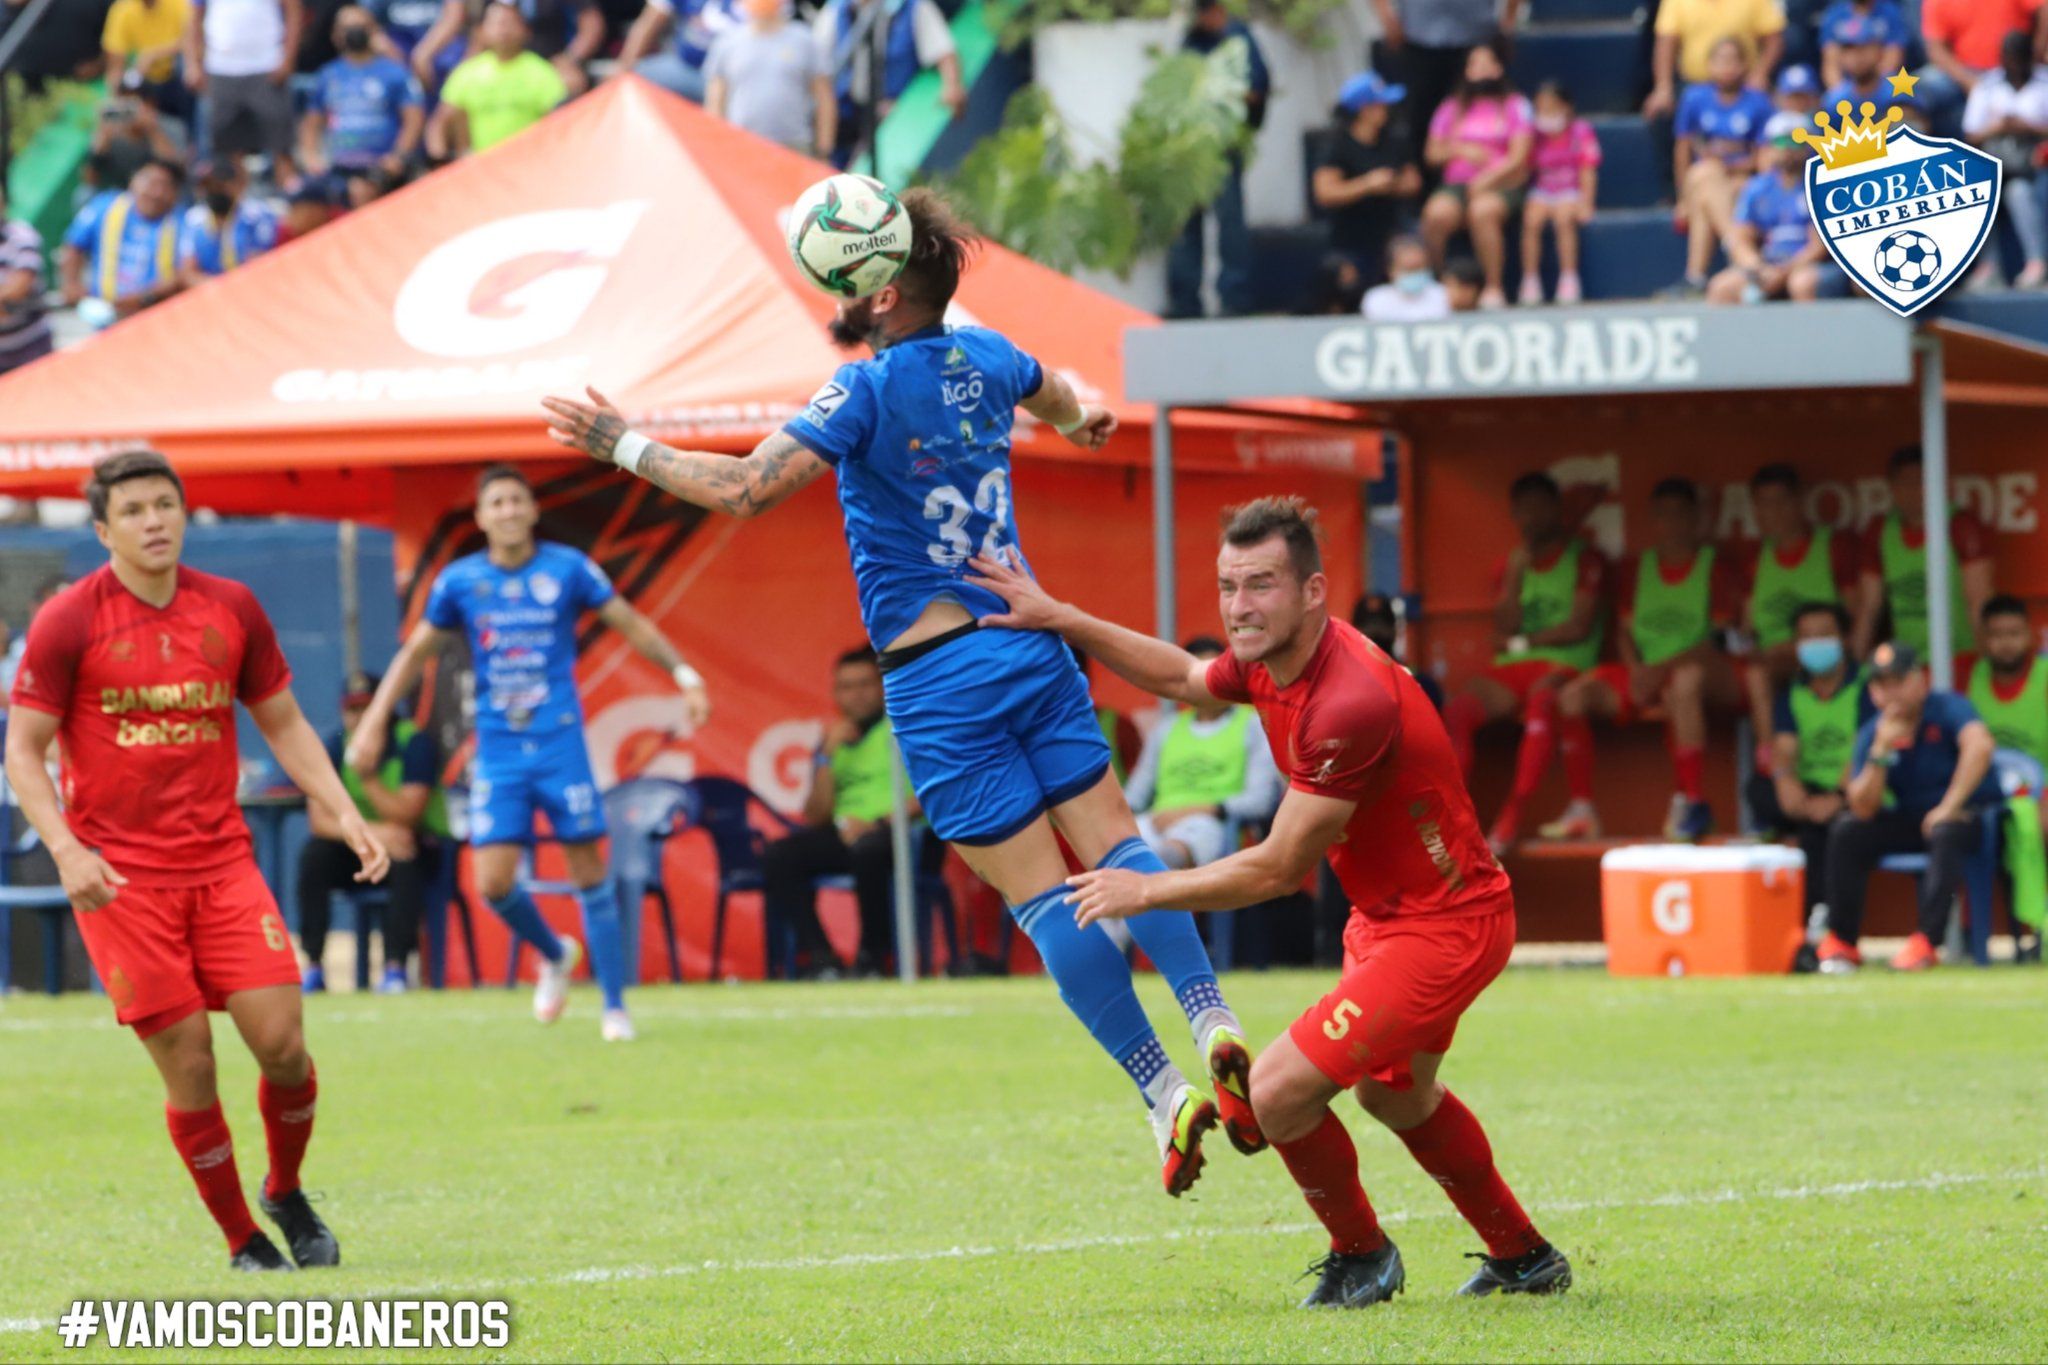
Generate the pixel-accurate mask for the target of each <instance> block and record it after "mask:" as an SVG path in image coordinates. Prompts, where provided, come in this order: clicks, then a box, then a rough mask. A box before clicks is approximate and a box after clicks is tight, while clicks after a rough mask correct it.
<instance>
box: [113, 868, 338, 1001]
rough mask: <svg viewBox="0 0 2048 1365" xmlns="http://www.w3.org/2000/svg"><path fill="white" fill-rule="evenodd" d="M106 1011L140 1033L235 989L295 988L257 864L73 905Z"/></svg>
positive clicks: (287, 938)
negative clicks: (84, 907)
mask: <svg viewBox="0 0 2048 1365" xmlns="http://www.w3.org/2000/svg"><path fill="white" fill-rule="evenodd" d="M73 914H74V916H75V917H76V918H77V920H78V932H79V936H80V937H82V938H83V939H84V940H85V951H86V952H87V953H88V954H89V955H90V956H91V958H92V965H93V968H94V969H95V970H96V971H98V972H99V974H100V981H101V983H102V984H104V985H105V986H106V988H107V998H108V999H110V1000H112V1001H113V1002H114V1017H115V1018H116V1019H118V1020H120V1021H121V1022H122V1023H124V1024H127V1025H130V1026H132V1027H133V1028H134V1029H135V1031H136V1033H137V1034H139V1035H140V1036H142V1037H144V1038H147V1037H149V1036H150V1035H151V1034H153V1033H161V1032H162V1031H163V1030H165V1029H167V1028H169V1027H170V1026H171V1025H172V1024H175V1023H177V1022H178V1021H179V1020H180V1019H183V1018H185V1017H186V1016H187V1015H190V1014H196V1013H198V1012H199V1011H200V1010H217V1009H221V1008H224V1007H225V1005H226V1003H227V998H228V997H229V996H230V995H233V994H234V993H235V992H236V991H247V990H255V989H257V988H258V987H261V986H295V985H297V984H298V980H299V959H298V957H297V955H296V954H294V953H293V952H292V940H291V935H290V934H288V933H286V932H285V927H284V916H283V915H280V914H279V913H278V912H277V902H276V901H275V900H274V899H272V898H271V895H270V888H269V887H268V886H267V885H265V884H264V881H263V874H262V872H261V871H259V870H258V869H257V866H256V863H255V861H254V860H253V859H252V860H251V861H248V862H245V863H242V864H240V865H239V866H235V867H230V868H228V869H226V870H225V871H223V872H222V873H221V874H220V876H219V877H218V878H216V879H215V880H213V881H210V882H205V883H203V884H201V885H198V886H123V887H120V888H117V890H116V892H115V895H114V899H113V902H112V903H111V904H109V905H108V906H106V907H105V908H104V909H100V910H93V911H90V912H84V913H81V912H77V911H74V912H73Z"/></svg>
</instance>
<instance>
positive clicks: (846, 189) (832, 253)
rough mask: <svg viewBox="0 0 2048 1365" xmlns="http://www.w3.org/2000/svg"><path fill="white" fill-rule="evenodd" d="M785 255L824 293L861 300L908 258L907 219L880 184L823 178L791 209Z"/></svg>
mask: <svg viewBox="0 0 2048 1365" xmlns="http://www.w3.org/2000/svg"><path fill="white" fill-rule="evenodd" d="M789 255H790V259H791V260H793V261H795V262H796V268H797V269H798V270H800V271H802V272H803V276H804V278H805V279H807V280H809V281H810V282H811V283H812V284H814V285H816V286H817V287H818V288H820V289H822V290H824V291H825V292H826V293H828V294H837V295H839V296H840V297H841V298H847V299H859V298H865V297H867V296H868V295H869V294H872V293H874V292H875V291H876V290H877V289H880V288H881V287H882V286H883V285H885V284H888V283H889V282H890V281H891V280H893V279H895V278H896V276H897V274H898V273H899V272H901V271H902V269H903V263H904V262H905V261H907V260H909V259H910V215H909V214H908V213H905V212H904V211H903V205H902V204H901V203H899V202H898V201H897V198H896V196H895V195H894V194H893V193H891V192H890V190H889V187H888V186H887V185H884V184H883V183H882V182H881V181H879V180H871V179H869V178H868V177H867V176H864V175H833V176H827V177H826V178H825V179H823V180H820V181H819V182H818V183H817V184H815V185H813V186H811V187H810V188H809V189H807V190H805V191H804V192H803V193H802V194H801V195H799V196H797V201H796V206H795V207H794V208H792V209H791V210H790V211H789Z"/></svg>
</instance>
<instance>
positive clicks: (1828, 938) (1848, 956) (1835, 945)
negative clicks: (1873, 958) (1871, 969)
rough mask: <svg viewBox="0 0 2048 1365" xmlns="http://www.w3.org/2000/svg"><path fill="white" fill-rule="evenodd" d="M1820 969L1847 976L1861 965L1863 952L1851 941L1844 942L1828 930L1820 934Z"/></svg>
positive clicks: (1830, 974)
mask: <svg viewBox="0 0 2048 1365" xmlns="http://www.w3.org/2000/svg"><path fill="white" fill-rule="evenodd" d="M1817 956H1818V957H1819V958H1820V969H1821V971H1823V972H1825V973H1827V974H1828V975H1829V976H1847V975H1848V974H1849V973H1850V972H1853V971H1855V970H1856V969H1857V968H1858V967H1861V966H1862V965H1863V954H1862V953H1861V952H1860V951H1858V949H1857V947H1856V945H1855V944H1853V943H1844V942H1843V941H1842V940H1841V939H1839V938H1836V937H1835V935H1834V932H1833V931H1832V930H1830V931H1829V932H1828V933H1826V934H1824V935H1822V936H1821V940H1820V950H1819V952H1818V954H1817Z"/></svg>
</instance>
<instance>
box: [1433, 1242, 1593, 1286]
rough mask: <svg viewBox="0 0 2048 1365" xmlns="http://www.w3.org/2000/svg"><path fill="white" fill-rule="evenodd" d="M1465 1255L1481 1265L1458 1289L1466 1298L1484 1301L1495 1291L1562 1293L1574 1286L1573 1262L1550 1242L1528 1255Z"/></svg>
mask: <svg viewBox="0 0 2048 1365" xmlns="http://www.w3.org/2000/svg"><path fill="white" fill-rule="evenodd" d="M1465 1254H1466V1255H1468V1256H1470V1257H1472V1258H1473V1259H1474V1260H1476V1261H1478V1262H1479V1269H1478V1271H1477V1272H1475V1273H1474V1274H1473V1276H1472V1278H1471V1279H1469V1280H1467V1281H1465V1284H1464V1286H1463V1287H1462V1288H1461V1289H1459V1290H1458V1293H1459V1294H1460V1295H1461V1296H1463V1297H1467V1298H1475V1299H1483V1298H1485V1297H1486V1296H1487V1295H1488V1294H1491V1293H1493V1292H1495V1291H1496V1290H1498V1291H1499V1292H1500V1293H1503V1294H1562V1293H1564V1291H1565V1290H1567V1289H1570V1288H1571V1287H1572V1263H1571V1262H1570V1261H1567V1260H1566V1259H1565V1258H1564V1253H1563V1252H1562V1251H1559V1250H1558V1249H1557V1248H1556V1247H1554V1246H1552V1245H1551V1244H1550V1243H1548V1242H1545V1243H1544V1244H1543V1245H1542V1246H1540V1247H1537V1248H1536V1249H1535V1250H1534V1251H1532V1252H1530V1253H1529V1254H1528V1255H1526V1256H1515V1257H1512V1258H1508V1259H1503V1258H1501V1257H1497V1256H1488V1255H1486V1254H1485V1253H1483V1252H1478V1251H1468V1252H1466V1253H1465Z"/></svg>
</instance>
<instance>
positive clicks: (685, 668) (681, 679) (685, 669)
mask: <svg viewBox="0 0 2048 1365" xmlns="http://www.w3.org/2000/svg"><path fill="white" fill-rule="evenodd" d="M669 676H670V677H671V678H674V679H675V680H676V686H677V687H679V688H681V689H682V690H683V691H685V692H687V691H689V690H690V689H691V688H693V687H702V686H703V685H704V675H703V674H702V673H699V672H698V671H697V670H696V669H694V668H692V667H690V666H689V665H688V664H677V665H676V666H675V669H674V670H673V671H672V672H670V674H669Z"/></svg>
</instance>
